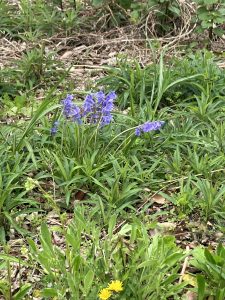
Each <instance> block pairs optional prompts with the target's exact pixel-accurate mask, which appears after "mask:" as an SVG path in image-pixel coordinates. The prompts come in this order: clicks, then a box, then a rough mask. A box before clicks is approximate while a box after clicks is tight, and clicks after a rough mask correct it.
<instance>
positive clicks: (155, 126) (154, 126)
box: [135, 121, 165, 136]
mask: <svg viewBox="0 0 225 300" xmlns="http://www.w3.org/2000/svg"><path fill="white" fill-rule="evenodd" d="M163 124H165V122H164V121H154V122H146V123H144V124H142V125H140V126H138V127H137V128H136V129H135V135H137V136H140V135H141V133H143V132H149V131H154V130H159V129H160V128H161V127H162V126H163Z"/></svg>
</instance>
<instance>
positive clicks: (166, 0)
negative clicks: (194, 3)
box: [148, 0, 181, 35]
mask: <svg viewBox="0 0 225 300" xmlns="http://www.w3.org/2000/svg"><path fill="white" fill-rule="evenodd" d="M148 6H149V9H150V10H151V9H153V10H154V12H155V16H156V25H155V27H156V33H157V34H158V35H165V34H166V33H168V32H170V31H171V30H174V27H175V26H174V24H175V23H176V18H179V17H180V15H181V10H180V6H179V2H178V1H176V0H172V1H171V0H149V1H148Z"/></svg>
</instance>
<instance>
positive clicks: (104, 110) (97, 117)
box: [83, 91, 116, 127]
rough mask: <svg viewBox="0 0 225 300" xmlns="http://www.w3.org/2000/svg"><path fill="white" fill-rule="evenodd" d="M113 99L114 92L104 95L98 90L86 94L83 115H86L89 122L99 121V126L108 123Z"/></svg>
mask: <svg viewBox="0 0 225 300" xmlns="http://www.w3.org/2000/svg"><path fill="white" fill-rule="evenodd" d="M115 99H116V93H115V92H110V93H108V94H107V95H105V93H104V92H103V91H99V92H97V93H94V94H89V95H87V96H86V98H85V101H84V105H83V116H87V117H88V121H89V122H90V123H100V126H101V127H102V126H105V125H108V124H110V122H111V121H112V119H113V117H112V115H111V112H112V110H113V107H114V103H113V102H114V100H115Z"/></svg>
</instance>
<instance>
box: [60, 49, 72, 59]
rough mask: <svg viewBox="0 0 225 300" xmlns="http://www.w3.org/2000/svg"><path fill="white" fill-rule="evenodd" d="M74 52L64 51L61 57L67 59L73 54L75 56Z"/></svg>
mask: <svg viewBox="0 0 225 300" xmlns="http://www.w3.org/2000/svg"><path fill="white" fill-rule="evenodd" d="M73 54H74V52H73V51H66V52H64V53H63V55H61V57H60V58H61V59H66V58H69V57H71V56H73Z"/></svg>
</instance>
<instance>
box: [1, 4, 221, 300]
mask: <svg viewBox="0 0 225 300" xmlns="http://www.w3.org/2000/svg"><path fill="white" fill-rule="evenodd" d="M57 5H58V6H57ZM57 5H56V3H54V5H53V4H52V3H50V2H49V3H48V5H44V2H43V1H37V2H35V3H32V5H31V6H29V5H28V2H27V1H21V7H20V8H19V9H18V10H17V11H16V12H17V13H16V14H15V20H14V19H13V15H14V13H13V12H14V11H13V8H12V7H11V6H10V5H9V4H8V3H7V2H6V1H2V2H1V3H0V11H2V12H4V14H3V15H4V17H3V18H2V19H1V21H0V22H2V24H1V23H0V24H1V26H2V27H1V28H3V30H2V31H1V34H3V35H4V36H7V37H10V38H11V39H14V40H18V39H25V40H26V42H28V41H29V42H31V41H32V42H33V43H34V44H33V45H36V44H35V43H37V38H41V37H42V38H44V37H47V36H51V35H52V34H54V33H56V32H57V33H59V32H62V31H61V30H64V31H65V32H64V34H66V35H67V34H69V32H71V31H70V30H74V28H76V26H78V23H79V22H80V20H79V19H78V20H77V19H76V18H77V13H78V12H76V11H74V9H72V8H71V10H69V12H68V13H67V12H66V10H61V9H60V3H57ZM70 5H71V6H72V5H73V3H70ZM101 9H102V10H100V13H102V12H103V11H104V9H106V7H105V6H103V7H102V8H101ZM70 14H71V15H70ZM73 14H74V15H73ZM31 17H32V18H31ZM74 18H75V19H76V20H74ZM75 21H76V22H77V23H76V22H75ZM13 22H16V26H15V24H14V23H13ZM74 22H75V25H76V26H75V25H74ZM66 24H67V25H66ZM68 24H69V25H68ZM79 24H81V23H79ZM65 26H67V27H65ZM74 26H75V27H74ZM65 28H66V29H65ZM43 45H44V43H43ZM217 61H218V58H217V57H215V56H214V54H213V53H211V52H208V51H206V50H204V51H199V52H197V53H191V54H190V53H189V54H187V55H186V56H185V57H184V58H183V59H182V60H181V59H178V58H175V57H174V58H171V59H169V60H168V59H167V58H166V53H165V52H164V53H162V54H161V55H160V57H159V59H158V60H157V59H155V61H154V63H153V64H151V65H146V66H141V65H140V64H139V63H138V61H135V60H132V61H131V60H130V59H129V58H128V57H118V61H117V65H116V66H115V67H112V68H107V70H106V71H105V74H104V77H102V78H101V79H100V80H98V81H97V82H96V84H95V86H94V87H93V88H92V90H89V91H77V92H76V94H75V95H74V103H75V104H76V105H77V106H79V107H82V104H83V101H84V95H87V94H90V93H91V92H95V91H98V90H99V89H100V88H102V87H103V88H104V91H105V93H106V94H107V93H108V92H110V91H115V92H116V94H117V99H116V101H115V106H114V110H113V113H112V114H113V121H112V122H111V123H110V124H109V125H107V126H104V127H101V126H100V123H98V122H97V123H91V122H90V121H91V115H90V114H89V115H88V116H86V117H84V118H83V122H82V123H77V122H75V121H74V120H72V119H71V118H68V119H66V118H65V116H64V114H63V108H62V103H61V100H63V99H64V98H65V97H66V94H70V93H73V89H70V88H69V86H70V82H68V80H69V79H68V73H69V70H65V69H64V67H63V65H62V64H61V63H59V62H58V61H57V60H56V59H55V57H54V53H49V52H47V51H46V49H45V47H44V46H38V47H36V46H35V47H33V48H32V49H30V50H27V51H26V52H25V53H24V54H23V56H22V57H21V58H20V59H18V60H16V61H14V62H13V63H12V64H11V67H8V68H3V69H1V71H0V72H1V73H0V80H1V81H0V106H1V114H0V116H1V120H0V121H1V128H0V156H1V161H0V247H1V248H0V249H1V253H0V270H1V272H0V273H1V275H0V297H4V299H7V300H11V299H15V300H16V299H17V300H18V299H34V298H37V299H59V300H61V299H62V300H63V299H74V300H76V299H77V300H78V299H88V300H92V299H98V298H99V297H98V294H99V292H100V291H101V290H102V289H105V288H106V287H107V286H108V284H109V283H110V282H111V281H112V280H119V281H121V282H122V283H123V290H122V291H120V292H118V293H116V292H114V293H113V295H112V296H111V297H110V299H123V300H126V299H134V300H136V299H140V300H145V299H152V300H155V299H162V300H164V299H168V300H170V299H174V300H176V299H188V294H187V293H188V292H190V291H191V292H193V293H195V295H196V297H197V298H196V299H199V300H204V299H209V297H211V298H210V299H214V300H223V299H224V296H225V286H224V279H225V277H224V276H225V275H224V272H225V255H224V253H225V250H224V245H223V244H224V241H225V239H224V234H225V231H224V225H225V186H224V182H225V172H224V161H225V154H224V153H225V151H224V150H225V142H224V136H225V110H224V101H225V90H224V86H225V73H224V70H223V69H220V68H219V67H218V66H217ZM40 89H41V90H42V91H44V99H43V100H42V101H37V94H38V92H39V91H40ZM81 112H82V109H81ZM157 120H159V121H164V122H165V123H164V125H163V126H162V128H161V129H160V130H157V131H151V132H146V133H142V134H141V135H140V136H137V135H135V130H136V129H137V128H138V126H140V125H141V124H143V123H145V122H147V121H157ZM56 121H59V124H58V130H57V132H56V134H54V135H51V128H52V127H53V126H54V124H55V122H56ZM187 262H188V264H187ZM15 266H16V268H17V270H19V272H18V274H19V275H18V277H16V276H15V277H16V278H14V277H13V274H14V270H15ZM33 277H34V280H32V278H33ZM14 281H16V285H15V282H14ZM14 286H16V288H14Z"/></svg>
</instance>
